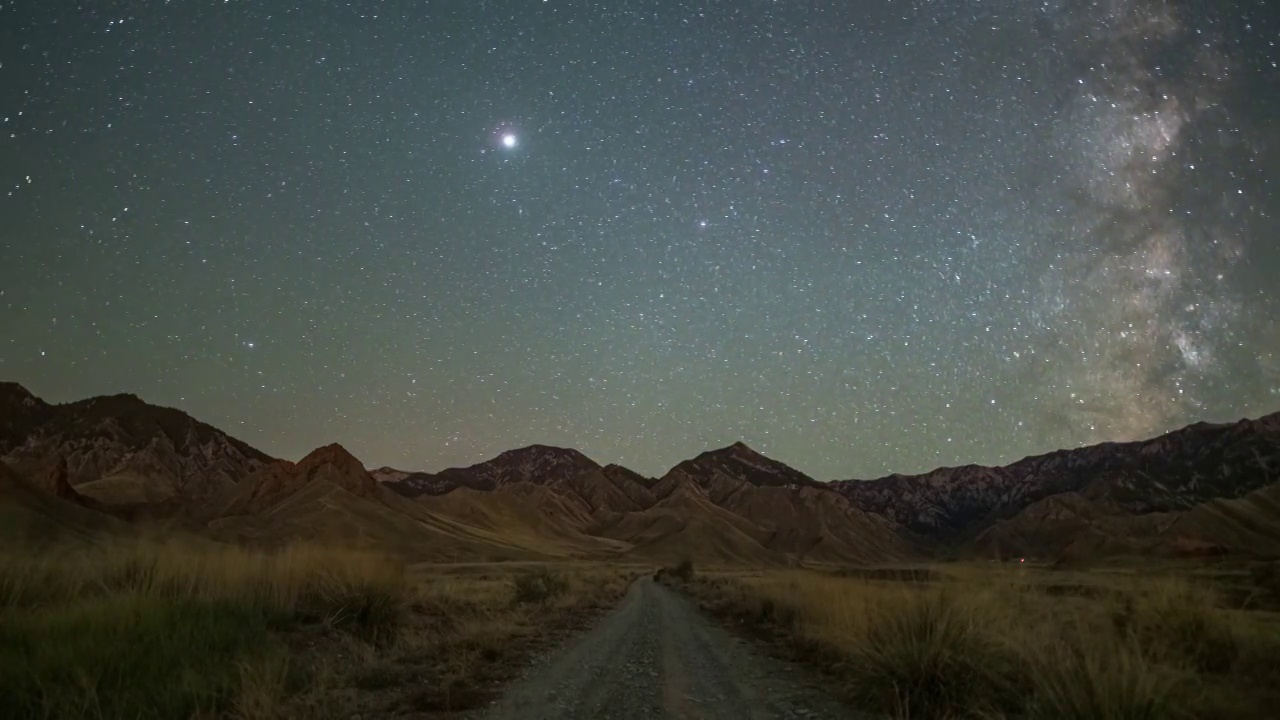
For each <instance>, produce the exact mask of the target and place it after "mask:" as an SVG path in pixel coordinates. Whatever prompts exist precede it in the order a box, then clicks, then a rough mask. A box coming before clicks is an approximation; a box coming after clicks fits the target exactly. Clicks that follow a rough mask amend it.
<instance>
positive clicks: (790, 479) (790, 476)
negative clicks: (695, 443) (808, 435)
mask: <svg viewBox="0 0 1280 720" xmlns="http://www.w3.org/2000/svg"><path fill="white" fill-rule="evenodd" d="M677 470H678V471H681V472H683V473H684V474H686V475H688V476H690V477H694V478H703V479H704V480H705V479H708V478H710V477H711V476H712V475H714V474H717V473H719V474H724V475H729V476H731V477H734V478H737V479H738V480H742V481H744V482H747V483H750V484H752V485H755V486H758V487H759V486H778V485H809V486H815V487H823V485H822V483H819V482H818V481H816V480H814V479H813V478H811V477H809V476H808V475H805V474H804V473H802V472H800V471H799V470H796V469H795V468H793V467H791V466H790V465H787V464H786V463H782V462H779V461H777V460H774V459H773V458H771V457H768V456H767V455H764V454H762V453H759V452H757V451H755V450H753V449H752V448H750V447H749V446H748V445H747V444H746V443H744V442H742V441H738V442H735V443H734V444H732V445H730V446H728V447H724V448H720V449H719V450H709V451H707V452H704V453H702V454H701V455H698V456H697V457H696V458H694V459H692V460H686V461H684V462H682V463H680V464H679V465H677V466H676V467H675V468H672V471H671V472H676V471H677ZM668 474H670V473H668Z"/></svg>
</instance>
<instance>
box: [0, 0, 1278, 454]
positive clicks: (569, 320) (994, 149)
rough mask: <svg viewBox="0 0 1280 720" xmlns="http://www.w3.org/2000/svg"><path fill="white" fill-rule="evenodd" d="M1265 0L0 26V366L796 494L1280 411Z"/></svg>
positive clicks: (548, 6) (46, 18)
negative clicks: (771, 469) (800, 489)
mask: <svg viewBox="0 0 1280 720" xmlns="http://www.w3.org/2000/svg"><path fill="white" fill-rule="evenodd" d="M1278 63H1280V3H1276V2H1274V0H1273V1H1272V2H1269V3H1268V2H1263V1H1262V0H1256V1H1254V2H1245V3H1235V2H1210V1H1209V0H1203V1H1199V2H1177V1H1170V2H1158V1H1156V0H1097V1H1096V2H1079V1H1077V0H1046V1H1043V2H1041V1H1040V0H1035V1H1028V0H982V1H980V0H964V1H956V2H953V1H945V2H944V1H941V0H938V1H923V0H917V1H915V2H905V1H896V2H889V1H887V0H868V1H867V2H844V1H840V0H829V1H821V0H796V1H794V2H765V1H764V0H733V1H732V2H730V1H725V2H712V1H705V0H704V1H703V2H681V1H677V0H663V1H661V2H654V1H642V0H610V1H609V2H586V1H583V0H577V1H571V0H547V1H540V0H520V1H516V0H507V1H505V2H499V1H497V0H490V1H484V0H447V1H428V0H394V1H393V0H388V1H386V2H376V1H374V0H363V1H361V0H352V1H351V2H344V3H339V2H325V1H321V0H308V1H307V2H302V1H301V0H290V1H277V0H255V1H253V2H250V1H248V0H229V1H223V0H217V1H210V0H173V1H172V2H169V1H161V0H152V1H150V2H142V1H141V0H138V1H135V2H97V1H96V0H95V1H94V2H81V3H75V2H70V1H69V0H47V1H46V0H40V1H39V2H37V1H36V0H18V1H17V2H13V1H9V2H4V0H0V378H3V379H6V380H14V381H17V382H20V383H23V384H24V385H26V386H27V387H28V388H29V389H30V390H32V391H33V392H35V393H36V394H38V395H40V396H42V397H44V398H46V399H47V400H50V401H59V402H61V401H68V400H74V399H80V398H83V397H87V396H91V395H101V394H108V393H116V392H132V393H136V394H138V395H140V396H142V397H143V398H144V399H146V400H148V401H150V402H154V403H158V404H163V405H172V406H177V407H180V408H182V409H184V410H186V411H187V412H189V413H191V414H192V415H194V416H196V417H197V418H199V419H202V420H204V421H206V422H209V423H211V424H214V425H216V426H218V427H221V428H222V429H224V430H227V431H228V432H231V433H232V434H234V435H236V436H238V437H240V438H242V439H244V440H246V441H248V442H250V443H251V444H253V445H255V446H257V447H259V448H261V449H262V450H264V451H266V452H268V453H271V454H274V455H279V456H283V457H287V458H292V459H296V458H298V457H300V456H301V455H303V454H305V453H306V452H307V451H308V450H310V449H311V448H313V447H315V446H318V445H322V444H325V443H328V442H333V441H338V442H341V443H343V444H344V445H345V446H346V447H347V448H348V449H350V450H351V451H352V452H354V453H355V454H356V455H357V456H358V457H360V458H361V459H362V460H363V461H364V462H365V463H366V464H368V465H370V466H376V465H384V464H389V465H393V466H396V467H401V468H405V469H421V470H438V469H441V468H444V467H446V466H449V465H459V464H470V463H473V462H477V461H480V460H483V459H486V458H488V457H491V456H493V455H495V454H497V453H498V452H500V451H502V450H506V449H509V448H513V447H517V446H521V445H526V444H530V443H535V442H540V443H549V444H555V445H564V446H572V447H576V448H578V449H580V450H582V451H583V452H585V453H587V454H588V455H589V456H591V457H593V458H595V459H597V460H598V461H600V462H621V463H623V464H625V465H628V466H630V467H632V468H633V469H636V470H639V471H641V472H644V473H647V474H659V473H661V472H663V471H664V470H665V469H666V468H667V467H669V466H670V465H672V464H674V463H676V462H677V461H679V460H681V459H684V458H687V457H690V456H692V455H694V454H696V453H698V452H700V451H702V450H705V449H708V448H712V447H720V446H724V445H728V444H730V443H732V442H734V441H736V440H744V441H745V442H747V443H748V444H750V445H752V446H753V447H755V448H756V449H758V450H761V451H762V452H765V453H767V454H769V455H771V456H773V457H776V458H778V459H780V460H783V461H784V462H787V463H790V464H792V465H794V466H796V467H797V468H799V469H801V470H803V471H805V472H807V473H809V474H811V475H813V476H815V477H818V478H821V479H830V478H848V477H871V476H876V475H881V474H885V473H888V472H893V471H903V472H911V471H923V470H926V469H929V468H932V467H935V466H938V465H944V464H958V463H965V462H984V463H994V462H1007V461H1010V460H1014V459H1017V458H1019V457H1022V456H1023V455H1026V454H1029V453H1034V452H1044V451H1049V450H1053V449H1056V448H1059V447H1066V446H1075V445H1080V444H1085V443H1091V442H1097V441H1102V440H1123V439H1134V438H1138V437H1144V436H1148V435H1152V434H1156V433H1158V432H1161V431H1164V430H1168V429H1172V428H1175V427H1179V426H1181V425H1184V424H1187V423H1189V422H1193V421H1196V420H1214V421H1220V420H1234V419H1237V418H1239V417H1242V416H1252V415H1259V414H1262V413H1265V412H1269V411H1274V410H1277V409H1280V69H1278V65H1277V64H1278Z"/></svg>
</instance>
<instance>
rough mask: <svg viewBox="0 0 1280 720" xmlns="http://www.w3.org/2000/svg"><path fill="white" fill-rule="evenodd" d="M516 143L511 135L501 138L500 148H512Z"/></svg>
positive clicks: (514, 137)
mask: <svg viewBox="0 0 1280 720" xmlns="http://www.w3.org/2000/svg"><path fill="white" fill-rule="evenodd" d="M516 142H517V141H516V136H515V135H512V134H511V133H507V134H506V135H503V136H502V147H508V148H513V147H515V146H516Z"/></svg>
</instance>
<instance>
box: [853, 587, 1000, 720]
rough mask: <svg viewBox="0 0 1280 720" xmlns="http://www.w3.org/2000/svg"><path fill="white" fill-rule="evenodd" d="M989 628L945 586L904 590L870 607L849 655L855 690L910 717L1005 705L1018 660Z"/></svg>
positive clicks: (864, 699) (877, 705)
mask: <svg viewBox="0 0 1280 720" xmlns="http://www.w3.org/2000/svg"><path fill="white" fill-rule="evenodd" d="M987 627H988V625H987V624H986V623H984V622H983V621H982V619H980V618H979V616H978V615H977V614H976V612H975V611H974V610H972V609H971V608H968V607H966V606H964V605H962V604H960V603H959V602H957V600H956V598H955V597H954V596H953V595H952V594H951V593H948V592H946V591H945V590H942V591H936V590H918V591H906V592H903V593H902V594H901V596H900V597H898V598H896V599H893V600H890V601H888V602H885V603H883V604H880V605H878V606H876V607H874V608H873V609H872V610H871V616H870V617H869V618H868V622H867V624H866V626H865V629H864V636H863V638H862V642H861V643H859V645H858V646H857V648H856V649H855V650H854V651H853V653H852V654H851V655H850V658H849V662H850V665H851V670H850V672H851V674H852V677H853V678H854V684H853V696H854V697H855V698H857V699H859V700H861V701H862V702H863V703H864V704H865V705H867V706H868V707H872V708H876V709H879V710H881V711H883V712H890V713H893V714H894V715H895V716H896V717H900V718H910V719H912V720H915V719H917V718H957V717H971V716H974V714H975V713H979V712H988V711H991V710H992V709H995V708H1000V707H1003V706H1007V705H1008V704H1009V702H1010V696H1011V695H1012V683H1011V681H1010V680H1009V677H1010V675H1012V673H1011V672H1010V671H1011V668H1012V666H1013V663H1012V662H1011V660H1010V657H1009V655H1008V653H1007V652H1005V651H1004V650H1003V649H1002V648H1001V647H1000V645H999V644H998V643H997V642H996V640H995V639H994V638H993V637H992V636H991V635H990V634H989V632H988V630H987Z"/></svg>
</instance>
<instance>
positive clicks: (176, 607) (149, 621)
mask: <svg viewBox="0 0 1280 720" xmlns="http://www.w3.org/2000/svg"><path fill="white" fill-rule="evenodd" d="M9 550H10V553H11V554H9V555H6V556H3V557H0V696H2V697H4V698H5V703H4V706H3V709H0V716H3V717H13V718H82V717H92V718H103V719H107V718H122V719H123V718H129V719H130V720H134V719H136V718H186V717H192V716H195V715H201V716H208V715H215V716H216V715H226V714H232V713H234V714H236V715H238V716H240V717H244V718H268V717H272V716H273V714H281V713H283V712H284V710H283V707H284V705H285V697H286V696H287V695H289V694H290V687H291V683H292V684H293V685H297V684H299V681H298V678H296V677H293V676H291V674H290V673H291V671H290V663H289V658H288V657H287V656H286V647H285V645H284V643H283V642H282V640H281V636H282V634H283V633H286V632H289V631H292V630H294V629H296V628H299V627H306V626H312V627H319V628H327V629H330V630H332V631H334V632H340V633H343V634H346V635H350V636H352V637H355V638H359V639H360V641H362V642H370V643H384V644H385V643H390V642H391V641H393V640H394V639H395V638H396V637H397V636H398V632H399V629H400V628H401V626H402V625H403V622H404V618H405V617H406V614H407V613H406V606H407V600H408V586H407V584H406V582H405V577H404V572H403V569H402V568H401V566H400V565H398V564H397V563H395V562H394V561H392V560H390V559H388V558H386V557H383V556H381V555H378V554H374V553H360V552H352V551H347V550H342V549H328V548H322V547H317V546H294V547H289V548H285V549H282V550H280V551H278V552H271V553H267V552H255V551H250V550H244V549H240V548H235V547H228V546H223V545H216V544H212V543H201V542H195V541H186V542H169V543H161V542H144V541H136V542H120V543H117V544H110V545H103V546H92V547H84V546H80V547H77V548H75V549H74V550H66V551H62V552H57V551H54V552H48V553H43V554H41V555H40V556H39V557H33V556H28V555H21V554H17V550H16V549H14V548H10V549H9Z"/></svg>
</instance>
